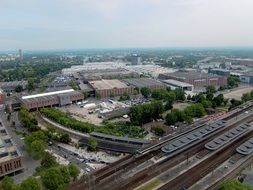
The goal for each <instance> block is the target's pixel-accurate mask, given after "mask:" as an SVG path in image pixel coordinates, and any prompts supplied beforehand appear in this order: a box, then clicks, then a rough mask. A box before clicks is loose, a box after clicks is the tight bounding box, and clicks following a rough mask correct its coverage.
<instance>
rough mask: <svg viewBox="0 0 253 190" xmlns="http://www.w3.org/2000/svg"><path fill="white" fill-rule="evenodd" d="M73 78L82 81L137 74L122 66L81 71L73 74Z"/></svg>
mask: <svg viewBox="0 0 253 190" xmlns="http://www.w3.org/2000/svg"><path fill="white" fill-rule="evenodd" d="M74 77H75V79H79V80H80V79H81V80H84V81H91V80H101V79H124V78H135V77H139V74H138V73H136V72H134V71H128V70H126V69H124V68H116V69H98V70H91V71H89V72H85V71H81V72H78V73H76V74H74Z"/></svg>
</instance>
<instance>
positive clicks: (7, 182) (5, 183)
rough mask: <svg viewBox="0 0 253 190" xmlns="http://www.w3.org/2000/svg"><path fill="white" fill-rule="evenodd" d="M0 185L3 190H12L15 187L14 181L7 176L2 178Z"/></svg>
mask: <svg viewBox="0 0 253 190" xmlns="http://www.w3.org/2000/svg"><path fill="white" fill-rule="evenodd" d="M1 185H2V188H3V190H14V186H15V184H14V180H13V179H12V178H11V177H9V176H5V177H4V179H3V180H2V184H1Z"/></svg>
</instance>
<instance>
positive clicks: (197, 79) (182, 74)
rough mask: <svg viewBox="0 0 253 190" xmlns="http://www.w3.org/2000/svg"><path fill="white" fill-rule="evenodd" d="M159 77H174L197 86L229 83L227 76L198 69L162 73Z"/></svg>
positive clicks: (164, 78) (163, 78)
mask: <svg viewBox="0 0 253 190" xmlns="http://www.w3.org/2000/svg"><path fill="white" fill-rule="evenodd" d="M159 79H161V80H168V79H174V80H177V81H181V82H185V83H189V84H192V85H193V86H194V88H195V87H206V86H209V85H214V86H224V85H226V84H227V77H225V76H218V75H214V74H207V73H201V72H197V71H177V72H174V73H165V74H160V75H159Z"/></svg>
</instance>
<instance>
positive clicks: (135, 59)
mask: <svg viewBox="0 0 253 190" xmlns="http://www.w3.org/2000/svg"><path fill="white" fill-rule="evenodd" d="M130 59H131V63H132V65H142V62H141V57H140V56H138V55H137V54H134V55H132V56H131V57H130Z"/></svg>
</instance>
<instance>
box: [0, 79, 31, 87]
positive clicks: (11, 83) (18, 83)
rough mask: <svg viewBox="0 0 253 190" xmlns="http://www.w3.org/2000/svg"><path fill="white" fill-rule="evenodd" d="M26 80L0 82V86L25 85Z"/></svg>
mask: <svg viewBox="0 0 253 190" xmlns="http://www.w3.org/2000/svg"><path fill="white" fill-rule="evenodd" d="M27 84H28V82H27V81H10V82H0V87H3V88H4V87H8V86H18V85H20V86H25V85H27Z"/></svg>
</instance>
